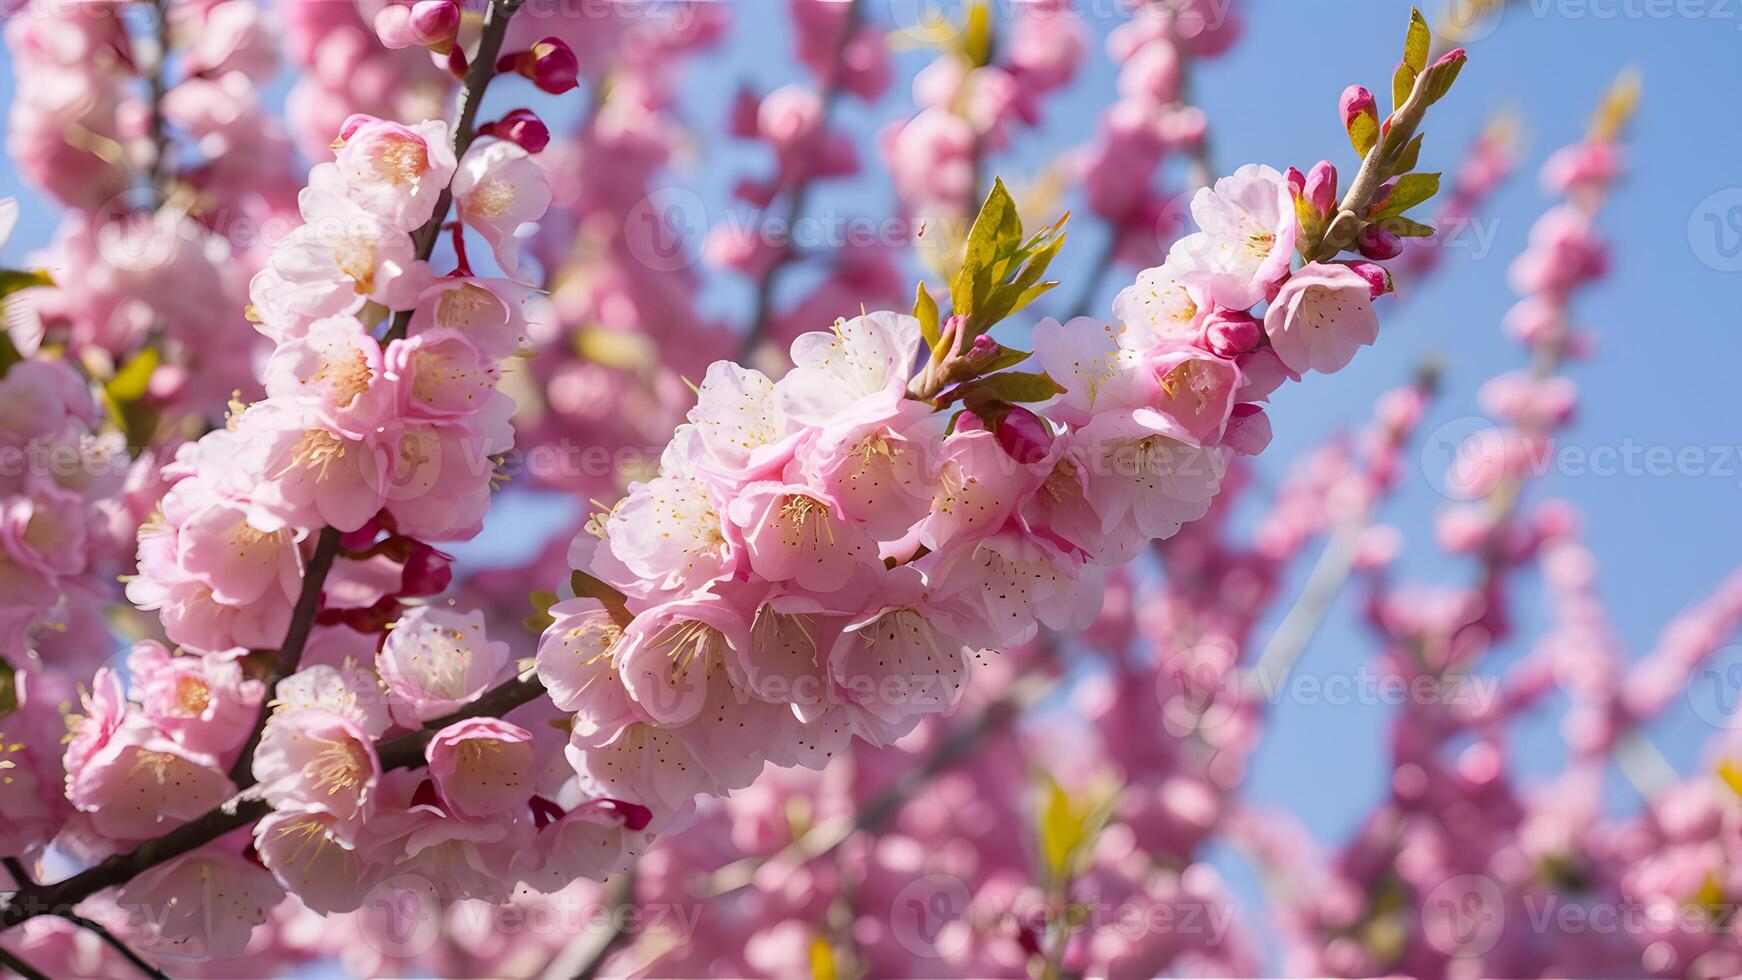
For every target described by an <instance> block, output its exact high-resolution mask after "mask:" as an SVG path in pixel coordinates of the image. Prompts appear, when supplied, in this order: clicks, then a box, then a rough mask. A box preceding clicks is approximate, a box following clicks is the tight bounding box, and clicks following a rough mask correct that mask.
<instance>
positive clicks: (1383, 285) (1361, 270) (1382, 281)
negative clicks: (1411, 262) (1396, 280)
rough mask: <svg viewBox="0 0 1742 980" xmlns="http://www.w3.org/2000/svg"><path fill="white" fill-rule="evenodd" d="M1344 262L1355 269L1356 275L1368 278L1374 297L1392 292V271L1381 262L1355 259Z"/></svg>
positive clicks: (1368, 284)
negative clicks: (1387, 270)
mask: <svg viewBox="0 0 1742 980" xmlns="http://www.w3.org/2000/svg"><path fill="white" fill-rule="evenodd" d="M1343 264H1344V265H1347V266H1348V267H1349V268H1350V269H1352V270H1354V272H1355V274H1356V275H1358V276H1360V277H1361V278H1363V279H1365V280H1367V288H1368V290H1369V291H1371V293H1372V295H1373V298H1374V299H1378V298H1379V297H1381V296H1384V295H1385V294H1386V293H1389V292H1391V273H1389V272H1386V271H1385V267H1384V266H1382V265H1380V264H1379V263H1377V262H1361V261H1355V262H1345V263H1343Z"/></svg>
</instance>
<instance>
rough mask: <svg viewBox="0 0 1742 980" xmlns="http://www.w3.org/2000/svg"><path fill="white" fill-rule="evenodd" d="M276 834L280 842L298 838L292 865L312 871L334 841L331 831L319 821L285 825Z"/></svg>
mask: <svg viewBox="0 0 1742 980" xmlns="http://www.w3.org/2000/svg"><path fill="white" fill-rule="evenodd" d="M276 833H277V836H278V838H279V839H280V840H283V839H284V838H287V837H292V838H296V847H295V849H294V850H292V851H291V852H290V864H291V865H292V866H296V865H301V866H302V867H305V868H311V869H312V868H313V867H314V866H315V862H316V861H318V860H320V857H321V854H322V853H323V852H324V851H325V850H326V849H327V845H328V844H330V843H332V840H333V835H332V833H331V831H330V830H329V829H328V827H327V826H326V825H325V824H323V823H321V822H320V821H318V820H298V821H296V822H295V823H289V824H285V825H284V826H282V827H279V828H278V829H277V832H276Z"/></svg>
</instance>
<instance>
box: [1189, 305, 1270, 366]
mask: <svg viewBox="0 0 1742 980" xmlns="http://www.w3.org/2000/svg"><path fill="white" fill-rule="evenodd" d="M1263 336H1264V324H1263V323H1262V322H1261V321H1260V320H1259V319H1258V318H1257V317H1255V316H1253V315H1251V314H1250V313H1244V312H1241V311H1239V310H1227V309H1223V308H1221V307H1217V308H1216V309H1215V310H1214V311H1213V312H1212V313H1210V315H1209V316H1207V317H1205V318H1204V344H1205V346H1207V347H1209V348H1210V350H1211V351H1212V352H1214V353H1215V354H1216V356H1217V357H1228V358H1233V357H1239V356H1240V355H1241V354H1244V353H1246V352H1247V351H1249V350H1253V349H1255V348H1256V347H1257V346H1258V341H1259V340H1260V339H1262V338H1263Z"/></svg>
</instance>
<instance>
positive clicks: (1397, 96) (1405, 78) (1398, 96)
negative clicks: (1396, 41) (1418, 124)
mask: <svg viewBox="0 0 1742 980" xmlns="http://www.w3.org/2000/svg"><path fill="white" fill-rule="evenodd" d="M1415 78H1416V71H1415V69H1414V68H1411V67H1409V66H1408V65H1406V64H1404V63H1402V62H1398V65H1397V70H1396V71H1394V72H1392V73H1391V111H1392V112H1396V111H1397V110H1398V109H1401V108H1403V104H1404V103H1405V102H1407V101H1409V93H1410V91H1411V90H1413V89H1414V88H1415Z"/></svg>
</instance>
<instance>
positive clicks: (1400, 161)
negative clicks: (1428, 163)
mask: <svg viewBox="0 0 1742 980" xmlns="http://www.w3.org/2000/svg"><path fill="white" fill-rule="evenodd" d="M1425 135H1427V134H1426V133H1416V134H1415V137H1414V138H1413V139H1411V140H1410V141H1409V142H1408V143H1405V144H1403V149H1401V150H1399V151H1398V153H1397V160H1396V161H1394V162H1393V163H1392V165H1391V172H1392V173H1394V174H1406V173H1409V172H1410V171H1411V170H1414V169H1415V164H1416V161H1418V160H1420V159H1421V138H1422V137H1423V136H1425Z"/></svg>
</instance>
